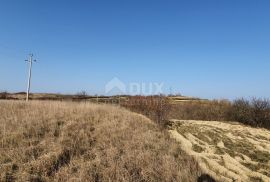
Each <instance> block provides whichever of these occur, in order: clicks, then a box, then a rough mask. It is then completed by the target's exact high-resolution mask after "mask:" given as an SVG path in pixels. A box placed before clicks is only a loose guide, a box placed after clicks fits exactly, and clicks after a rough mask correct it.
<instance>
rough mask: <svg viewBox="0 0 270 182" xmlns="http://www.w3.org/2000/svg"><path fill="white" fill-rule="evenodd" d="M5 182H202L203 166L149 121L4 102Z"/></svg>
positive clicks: (0, 122)
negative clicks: (199, 179)
mask: <svg viewBox="0 0 270 182" xmlns="http://www.w3.org/2000/svg"><path fill="white" fill-rule="evenodd" d="M0 115H1V117H0V181H196V180H197V178H198V177H199V176H200V174H201V172H200V169H199V167H198V164H197V162H196V161H195V160H194V159H193V158H192V157H190V156H188V155H187V154H186V153H184V152H183V151H182V150H181V148H180V146H179V145H178V143H176V142H175V141H174V140H173V139H171V138H170V137H169V134H168V133H167V132H166V131H163V130H160V128H159V127H157V124H155V123H153V122H152V121H150V120H149V119H147V118H146V117H144V116H142V115H138V114H135V113H131V112H129V111H127V110H125V109H123V108H118V107H115V106H109V105H95V104H91V103H84V102H83V103H74V102H55V101H31V102H29V103H25V102H20V101H0Z"/></svg>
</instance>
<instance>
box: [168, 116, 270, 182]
mask: <svg viewBox="0 0 270 182" xmlns="http://www.w3.org/2000/svg"><path fill="white" fill-rule="evenodd" d="M170 133H171V135H172V137H173V138H175V139H176V140H177V141H178V142H179V143H180V146H181V148H182V149H183V150H184V151H186V152H187V153H188V154H190V155H192V156H194V157H195V158H196V159H197V161H198V162H199V165H200V166H201V168H202V169H203V170H204V172H207V173H208V174H210V175H211V176H213V177H214V178H215V179H217V180H219V181H265V182H268V181H270V131H269V130H266V129H258V128H251V127H247V126H243V125H240V124H238V123H224V122H216V121H183V120H181V121H179V120H173V121H172V126H171V128H170Z"/></svg>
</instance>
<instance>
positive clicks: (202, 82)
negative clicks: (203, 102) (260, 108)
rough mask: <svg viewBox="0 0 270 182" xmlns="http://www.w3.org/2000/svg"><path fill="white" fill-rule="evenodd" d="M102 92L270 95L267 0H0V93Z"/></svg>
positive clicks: (217, 95) (213, 95)
mask: <svg viewBox="0 0 270 182" xmlns="http://www.w3.org/2000/svg"><path fill="white" fill-rule="evenodd" d="M30 52H32V53H34V55H35V59H38V60H39V62H38V63H35V64H34V68H33V80H32V91H33V92H56V93H76V92H78V91H80V90H86V91H87V92H89V93H90V94H96V93H98V94H104V87H105V85H106V83H107V82H108V81H110V80H111V79H112V78H114V77H118V78H119V79H120V80H122V81H123V82H124V83H126V84H128V83H131V82H138V83H142V82H145V83H150V82H158V83H161V82H163V83H164V92H165V93H169V92H170V91H169V90H170V88H171V90H172V92H180V93H182V94H183V95H190V96H198V97H202V98H229V99H232V98H237V97H242V96H243V97H252V96H257V97H270V84H269V82H270V81H269V80H270V71H269V70H270V1H268V0H259V1H256V0H204V1H202V0H186V1H183V0H167V1H165V0H163V1H161V0H121V1H119V0H115V1H112V0H108V1H104V0H96V1H85V0H72V1H67V0H57V1H56V0H54V1H53V0H46V1H45V0H43V1H42V0H24V1H21V0H1V2H0V90H7V91H11V92H17V91H24V90H25V88H26V79H27V64H26V62H24V60H25V59H27V57H28V54H29V53H30Z"/></svg>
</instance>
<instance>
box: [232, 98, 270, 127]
mask: <svg viewBox="0 0 270 182" xmlns="http://www.w3.org/2000/svg"><path fill="white" fill-rule="evenodd" d="M229 118H230V119H232V120H235V121H239V122H241V123H243V124H248V125H251V126H255V127H264V128H268V129H270V101H269V100H268V99H256V98H253V99H252V100H250V101H249V100H245V99H238V100H236V101H234V102H233V104H232V107H231V109H230V112H229Z"/></svg>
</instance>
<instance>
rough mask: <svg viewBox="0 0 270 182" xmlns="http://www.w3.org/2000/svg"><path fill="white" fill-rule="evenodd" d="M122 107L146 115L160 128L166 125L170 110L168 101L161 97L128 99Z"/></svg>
mask: <svg viewBox="0 0 270 182" xmlns="http://www.w3.org/2000/svg"><path fill="white" fill-rule="evenodd" d="M122 106H124V107H126V108H128V109H130V110H132V111H134V112H138V113H141V114H144V115H146V116H147V117H149V118H151V119H152V120H153V121H155V122H156V123H157V124H159V125H160V126H162V127H163V126H165V125H166V124H167V118H168V115H169V111H170V109H171V104H170V101H169V99H168V98H167V97H165V96H162V95H159V96H134V97H129V98H128V100H127V101H126V102H124V103H123V104H122Z"/></svg>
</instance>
